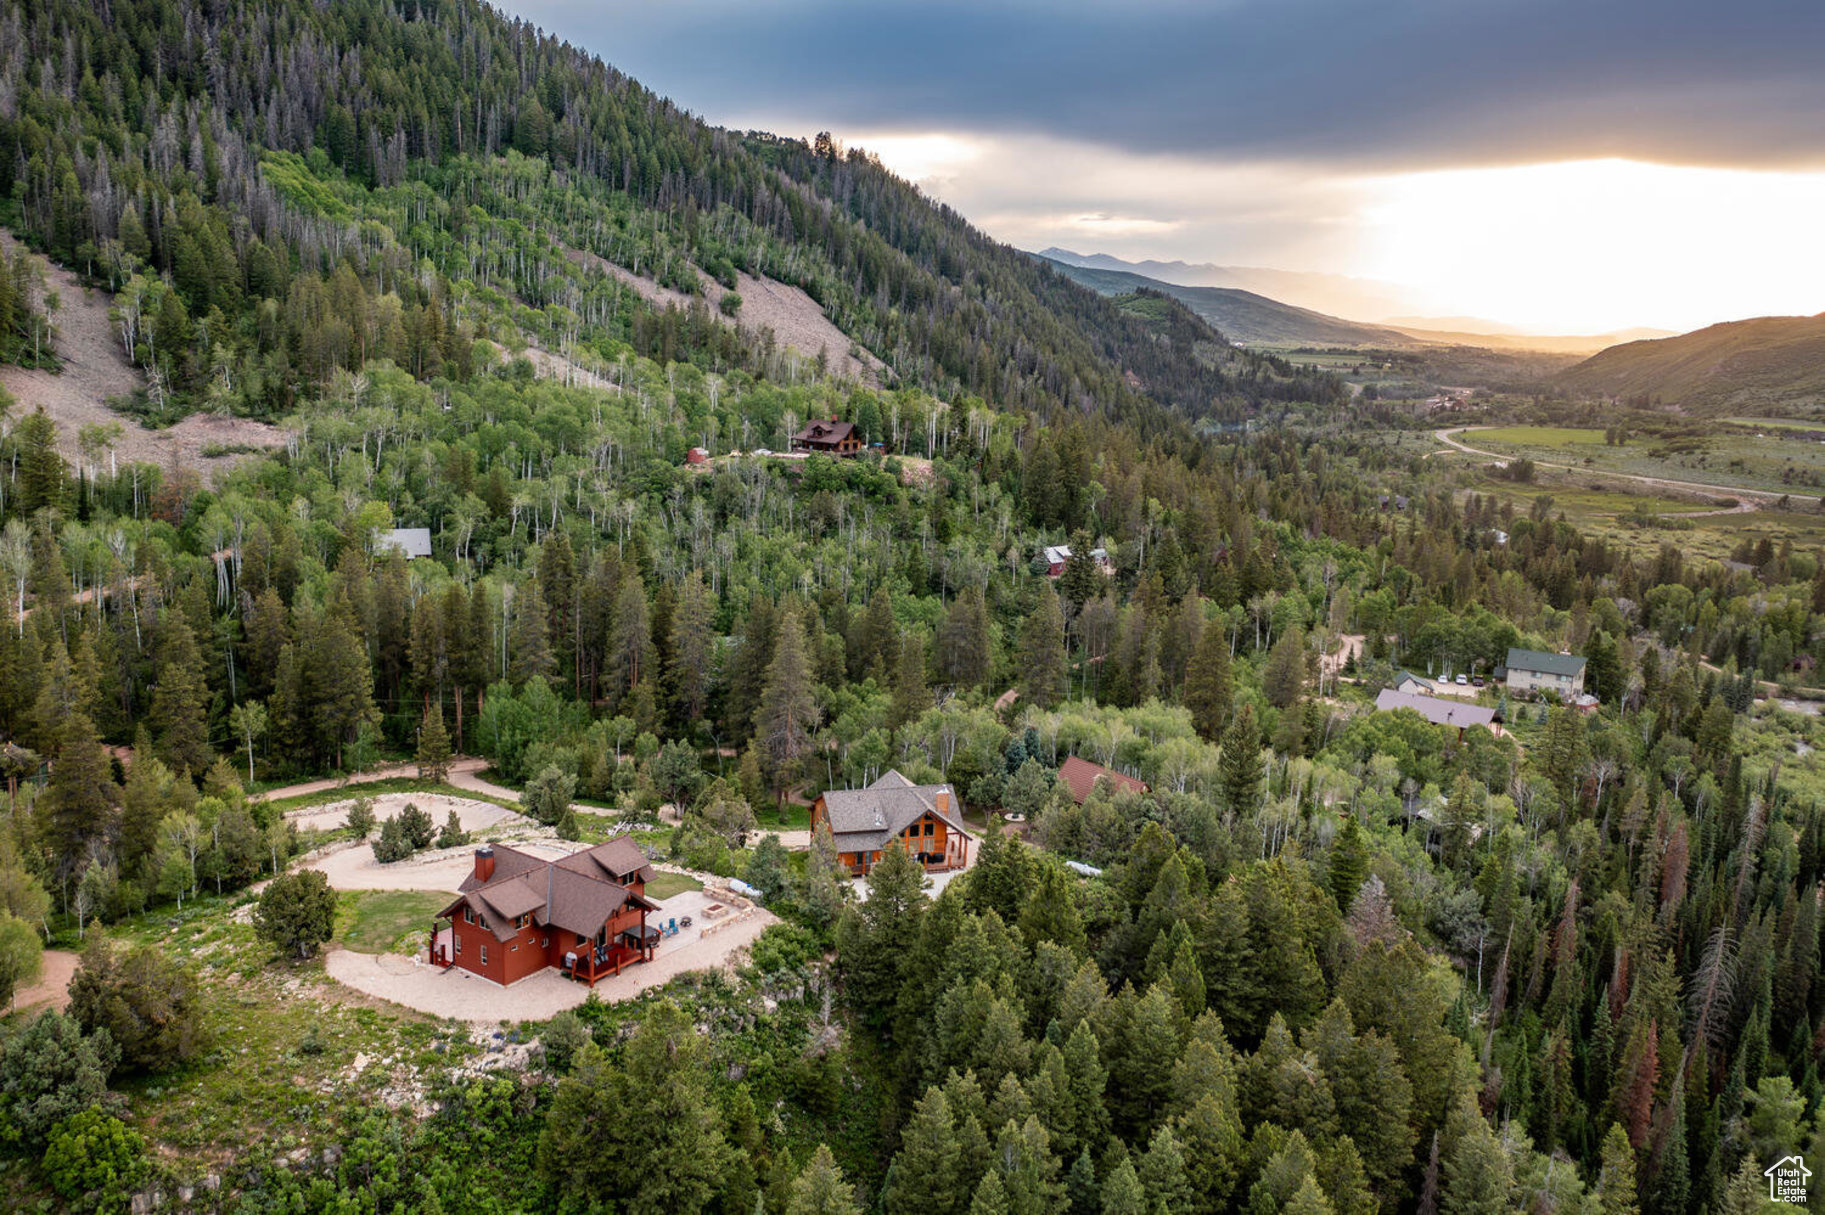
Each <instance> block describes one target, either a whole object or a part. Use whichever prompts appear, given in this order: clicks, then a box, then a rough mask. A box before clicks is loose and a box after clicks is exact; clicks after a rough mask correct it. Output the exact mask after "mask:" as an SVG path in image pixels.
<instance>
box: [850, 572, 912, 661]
mask: <svg viewBox="0 0 1825 1215" xmlns="http://www.w3.org/2000/svg"><path fill="white" fill-rule="evenodd" d="M899 636H900V633H899V626H898V625H897V624H896V623H895V621H894V614H893V599H892V598H891V597H890V596H889V595H888V593H887V588H886V587H885V586H877V587H876V588H875V591H874V594H873V595H871V596H869V599H868V607H867V609H866V610H865V611H864V612H863V613H862V616H861V619H860V620H858V621H857V622H856V626H855V629H854V630H853V631H852V633H851V634H850V643H849V677H850V678H851V679H852V680H855V681H857V682H860V681H861V680H863V679H873V680H875V681H876V682H877V683H886V682H887V681H888V679H889V677H890V676H891V675H892V674H893V672H894V669H895V668H896V667H897V665H898V658H899Z"/></svg>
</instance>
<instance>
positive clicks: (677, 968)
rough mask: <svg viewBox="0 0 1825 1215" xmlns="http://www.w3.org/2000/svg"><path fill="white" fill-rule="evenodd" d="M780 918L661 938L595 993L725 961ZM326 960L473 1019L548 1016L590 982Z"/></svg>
mask: <svg viewBox="0 0 1825 1215" xmlns="http://www.w3.org/2000/svg"><path fill="white" fill-rule="evenodd" d="M703 902H704V896H703V894H702V892H700V891H695V890H691V891H686V892H685V893H684V894H681V895H678V896H677V897H676V898H673V899H667V900H666V901H665V902H664V903H661V904H660V912H659V916H657V917H649V918H651V919H657V918H661V917H662V918H665V919H670V918H672V917H674V916H676V915H678V914H681V913H682V914H690V912H685V911H684V908H685V907H686V905H687V903H688V905H689V906H690V907H691V908H692V910H693V911H694V910H696V909H699V908H701V906H702V904H703ZM778 922H779V917H778V916H776V915H774V914H773V913H772V912H770V911H766V910H764V909H762V908H759V907H756V908H754V909H753V911H752V912H751V913H750V914H749V917H748V918H747V919H745V920H741V921H739V922H735V923H730V924H728V925H727V926H726V927H721V928H718V927H717V926H716V925H715V924H712V925H711V926H710V927H711V928H712V929H715V930H714V931H712V932H711V933H710V934H709V935H708V936H705V935H704V930H703V928H701V927H698V926H693V927H691V928H689V929H686V930H685V931H684V932H681V933H680V934H679V935H677V936H675V937H668V938H666V939H665V940H664V941H662V942H660V945H659V951H658V953H657V954H656V955H655V956H654V958H653V960H652V961H651V962H641V963H639V964H638V965H634V966H630V967H628V968H627V969H626V970H624V971H622V972H621V973H620V974H619V975H618V976H616V977H614V978H611V979H603V980H602V981H601V982H599V983H597V984H596V986H595V992H596V998H597V999H599V1000H605V1001H608V1002H610V1003H613V1002H614V1001H617V1000H631V999H633V998H634V997H635V996H637V995H639V994H640V993H641V992H643V991H646V990H648V989H649V988H653V987H659V986H661V985H663V984H665V983H668V982H670V981H671V980H672V979H674V978H676V977H677V976H679V975H681V974H684V973H685V972H687V971H692V970H714V969H717V968H719V967H723V966H727V965H729V964H730V963H731V960H732V958H733V957H734V956H735V955H737V954H739V953H740V952H742V951H743V950H745V949H746V948H747V947H748V946H749V945H751V944H753V943H754V939H755V938H756V937H758V936H760V934H761V933H763V932H765V931H766V930H767V928H768V927H769V926H770V925H773V924H776V923H778ZM323 962H324V968H325V969H326V970H327V971H328V972H329V975H330V977H331V978H333V979H335V980H336V981H337V982H338V983H342V984H345V985H346V986H349V987H352V988H354V989H355V990H356V991H359V992H362V993H364V994H366V995H370V996H375V997H378V998H379V999H382V1000H391V1001H392V1002H393V1003H395V1004H403V1005H405V1006H406V1007H407V1008H415V1009H417V1010H418V1011H419V1012H423V1013H430V1014H431V1015H433V1016H438V1017H449V1018H450V1019H452V1020H455V1021H467V1022H469V1023H470V1024H472V1025H494V1024H498V1023H500V1022H514V1021H544V1020H548V1019H549V1018H551V1017H552V1016H555V1015H556V1014H557V1013H560V1012H562V1011H564V1010H565V1009H567V1008H575V1007H576V1006H577V1005H579V1004H581V1003H583V1001H584V1000H585V999H587V998H588V996H589V992H590V988H589V987H588V986H587V985H586V984H583V983H577V982H574V981H572V980H570V979H565V978H562V977H560V976H559V975H558V973H557V972H556V971H555V970H542V971H540V972H539V973H537V974H535V975H531V976H529V977H527V978H524V979H521V980H520V981H519V982H518V983H515V984H513V985H512V986H510V987H502V986H500V985H498V984H496V983H491V982H489V981H488V980H487V979H484V978H481V977H479V976H477V975H472V974H470V973H469V972H467V971H465V970H461V969H456V968H453V969H450V970H444V969H442V968H440V967H436V966H432V965H430V964H428V963H425V962H421V961H419V960H418V959H417V958H408V957H404V956H402V955H400V954H371V953H356V952H355V951H353V950H349V949H337V950H333V951H331V952H330V953H328V954H326V955H325V956H324V959H323Z"/></svg>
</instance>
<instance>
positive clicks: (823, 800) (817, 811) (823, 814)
mask: <svg viewBox="0 0 1825 1215" xmlns="http://www.w3.org/2000/svg"><path fill="white" fill-rule="evenodd" d="M825 823H828V824H829V825H830V834H831V837H832V838H833V839H835V841H836V847H837V852H838V853H839V854H840V855H841V857H842V861H843V864H844V865H845V866H847V867H848V869H849V872H851V873H853V874H855V875H856V876H857V877H860V876H862V875H863V874H866V873H867V872H868V871H869V870H870V869H872V868H874V865H875V862H876V861H878V860H880V859H881V853H882V852H883V851H884V850H885V849H887V848H892V847H899V848H904V849H906V850H907V851H908V852H910V853H912V855H913V859H914V860H916V861H918V862H919V863H920V864H922V865H924V866H925V868H926V869H927V870H938V871H943V870H946V869H962V868H964V867H965V866H966V865H968V864H969V850H970V835H969V831H968V830H967V829H966V828H965V827H964V825H963V816H962V811H961V808H960V807H959V806H958V804H957V798H956V795H955V794H954V793H952V792H951V787H950V786H949V785H915V784H913V783H912V782H911V781H909V780H907V779H906V778H905V777H904V776H901V775H900V774H899V773H898V772H895V771H892V770H889V771H888V772H887V773H886V774H884V775H883V776H882V777H881V779H880V780H877V781H876V782H875V783H874V784H872V785H869V786H868V787H867V788H866V789H829V790H826V791H825V792H824V793H823V795H822V796H820V797H819V798H818V799H817V801H816V802H814V803H812V806H811V831H812V833H813V834H814V835H815V834H816V833H817V829H818V827H819V826H820V825H822V824H825Z"/></svg>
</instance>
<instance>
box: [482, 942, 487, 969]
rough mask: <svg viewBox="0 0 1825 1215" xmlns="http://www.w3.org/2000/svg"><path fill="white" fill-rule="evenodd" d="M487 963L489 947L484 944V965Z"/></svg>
mask: <svg viewBox="0 0 1825 1215" xmlns="http://www.w3.org/2000/svg"><path fill="white" fill-rule="evenodd" d="M487 964H488V947H487V946H486V945H483V946H482V965H483V966H486V965H487Z"/></svg>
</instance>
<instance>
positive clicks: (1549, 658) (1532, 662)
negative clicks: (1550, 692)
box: [1506, 649, 1584, 676]
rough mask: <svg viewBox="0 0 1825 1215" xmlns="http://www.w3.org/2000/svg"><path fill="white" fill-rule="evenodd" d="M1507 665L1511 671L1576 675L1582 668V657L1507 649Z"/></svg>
mask: <svg viewBox="0 0 1825 1215" xmlns="http://www.w3.org/2000/svg"><path fill="white" fill-rule="evenodd" d="M1506 665H1507V667H1508V669H1509V670H1511V671H1538V672H1539V673H1540V674H1542V675H1567V676H1570V675H1576V674H1577V673H1578V672H1579V671H1582V670H1583V669H1584V659H1582V658H1580V657H1578V656H1577V655H1576V654H1547V653H1544V652H1542V651H1540V650H1517V649H1510V650H1509V651H1508V662H1507V664H1506Z"/></svg>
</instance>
